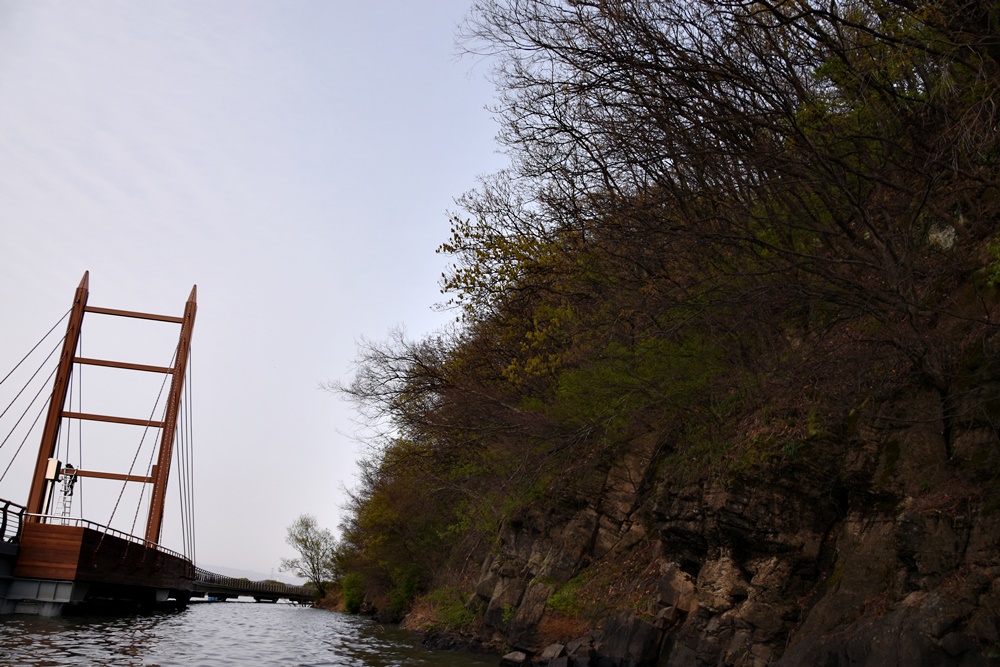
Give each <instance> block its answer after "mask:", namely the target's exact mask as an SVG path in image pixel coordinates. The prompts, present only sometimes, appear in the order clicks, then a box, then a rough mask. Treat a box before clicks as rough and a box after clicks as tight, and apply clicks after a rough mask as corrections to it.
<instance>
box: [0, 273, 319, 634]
mask: <svg viewBox="0 0 1000 667" xmlns="http://www.w3.org/2000/svg"><path fill="white" fill-rule="evenodd" d="M88 299H89V273H84V276H83V279H82V280H81V281H80V285H79V287H77V290H76V294H75V296H74V300H73V305H72V308H71V309H70V310H69V312H68V313H67V314H66V315H65V316H64V318H63V319H64V320H66V334H65V336H64V337H63V338H62V340H61V342H60V343H57V344H56V346H55V347H53V348H52V351H51V352H50V353H49V355H48V357H46V358H45V361H43V362H42V363H41V364H40V365H39V366H38V368H37V369H36V370H35V371H34V372H33V373H32V374H31V376H30V378H29V380H28V382H27V383H26V384H25V386H24V387H22V388H21V389H20V390H18V391H17V392H16V394H15V396H14V398H13V399H12V400H11V403H10V404H9V405H7V406H6V407H5V408H4V409H3V412H2V413H0V424H3V423H4V422H3V421H2V419H3V417H4V416H5V415H7V414H8V412H10V413H11V415H12V419H13V417H14V416H15V415H16V411H13V412H12V409H13V408H14V406H15V405H17V406H19V407H21V406H24V407H23V410H22V411H21V414H20V415H19V416H17V419H16V422H15V423H14V424H13V426H12V427H11V428H10V430H9V431H7V430H6V429H3V430H0V435H2V436H3V440H2V442H0V450H2V449H3V448H4V447H5V446H6V445H7V444H8V442H10V443H12V444H13V443H14V442H17V436H21V440H20V445H19V446H18V447H17V451H16V452H15V454H14V455H13V456H12V457H11V460H10V463H8V464H7V467H6V468H5V469H4V471H3V473H2V475H0V483H2V482H3V479H4V477H6V476H7V473H8V472H9V471H11V469H12V466H13V465H14V460H15V459H16V458H17V454H19V453H20V452H21V450H22V449H23V447H24V445H25V443H26V442H28V440H29V439H30V437H31V436H32V434H34V435H36V436H37V432H38V429H37V428H35V427H36V425H37V424H38V423H39V422H41V417H42V415H43V414H44V415H45V419H44V422H43V423H42V426H41V437H40V444H39V447H38V450H37V456H36V458H35V462H34V468H33V472H32V473H31V477H30V489H29V491H28V494H27V500H26V501H24V502H23V503H19V502H15V501H12V500H7V499H4V498H2V497H0V614H9V613H26V614H41V615H50V616H51V615H57V614H59V613H61V612H62V611H64V610H66V609H73V610H85V609H87V608H101V609H106V608H108V607H122V608H127V609H132V608H152V607H157V606H163V605H170V606H175V607H176V606H180V607H183V606H184V605H186V604H188V603H189V602H190V600H191V599H192V598H213V599H219V600H225V599H227V598H233V597H239V596H248V597H253V598H254V599H255V600H257V601H270V602H274V601H277V600H279V599H288V600H291V601H296V602H308V601H311V600H312V598H313V595H314V592H315V591H314V590H313V589H312V588H308V587H301V586H288V585H285V584H282V583H279V582H273V581H261V582H253V581H248V580H246V579H236V578H233V577H227V576H224V575H220V574H216V573H213V572H208V571H207V570H203V569H201V568H198V567H196V566H195V540H194V536H195V531H194V489H193V474H192V467H193V456H192V440H193V437H192V435H193V428H192V420H191V419H190V412H191V410H190V397H191V392H190V391H188V386H189V385H190V381H189V380H190V366H189V360H190V356H191V355H190V349H191V334H192V331H193V327H194V320H195V313H196V311H197V286H195V287H194V288H192V290H191V294H190V296H189V297H188V300H187V303H186V304H185V307H184V313H183V314H182V315H180V316H169V315H155V314H150V313H141V312H134V311H125V310H116V309H111V308H99V307H95V306H91V305H88ZM87 314H92V315H101V316H108V317H115V318H132V319H139V320H146V321H150V322H157V323H163V324H166V325H174V326H177V325H179V327H180V333H179V336H178V339H177V344H176V347H175V348H174V352H173V359H172V360H171V361H170V363H169V365H153V364H140V363H134V362H124V361H114V360H110V359H98V358H92V357H85V356H82V354H81V352H80V349H81V331H82V327H83V322H84V316H85V315H87ZM61 322H62V320H60V322H59V323H57V324H56V325H55V326H54V327H53V328H52V330H50V332H49V334H46V336H45V337H43V339H42V340H43V341H44V340H46V339H47V338H48V337H49V335H50V334H51V333H52V331H55V330H56V329H57V328H58V327H59V324H60V323H61ZM40 345H41V341H40V342H39V343H38V344H36V345H35V348H33V349H32V351H31V352H29V353H28V355H26V356H25V358H24V359H22V360H21V362H20V363H19V364H18V365H17V366H15V368H14V369H13V370H11V371H10V372H9V373H7V375H6V376H5V377H4V378H3V379H2V380H0V385H2V384H3V383H5V382H7V380H8V379H9V378H11V377H12V376H13V375H14V373H15V371H17V370H18V369H19V368H20V367H21V366H22V365H23V364H24V363H25V362H26V360H28V359H29V358H30V357H31V355H32V353H34V352H35V351H36V349H38V348H39V346H40ZM60 348H61V352H60V353H59V355H58V357H56V351H57V350H59V349H60ZM43 350H44V348H43ZM53 358H55V359H56V360H57V361H56V364H55V367H54V368H53V369H52V370H51V371H50V372H49V374H48V376H47V377H46V376H45V370H44V369H46V368H47V367H48V366H49V365H50V363H49V361H50V360H51V359H53ZM83 366H89V367H101V368H105V369H114V371H115V372H118V371H126V372H131V373H139V374H151V375H153V376H159V377H161V379H162V380H161V382H160V384H159V391H158V393H157V395H156V400H155V405H154V407H153V409H152V411H151V412H150V414H149V416H147V417H146V418H142V417H134V416H132V417H128V416H118V415H110V414H101V413H96V412H86V411H84V410H83V408H82V401H80V397H81V396H82V394H83V391H82V387H81V386H80V384H79V382H78V383H77V384H76V385H74V383H73V377H74V370H75V369H79V368H81V367H83ZM29 370H30V369H29ZM80 375H82V373H79V372H77V376H80ZM39 378H42V382H41V387H42V388H40V389H38V390H36V391H35V392H34V394H33V395H32V392H31V390H29V386H32V382H34V383H35V384H38V380H39ZM74 386H76V387H77V390H76V392H75V393H76V396H75V397H74V395H73V394H74V392H73V387H74ZM48 387H51V390H50V391H49V392H48V393H47V394H46V392H44V389H45V388H48ZM32 396H33V397H32ZM43 396H46V399H45V400H41V398H42V397H43ZM74 398H75V399H76V400H75V401H74ZM40 400H41V406H40V407H39V405H38V404H39V402H40ZM25 404H26V406H25ZM32 415H34V417H32ZM85 422H91V423H93V422H97V423H101V424H103V425H112V427H122V426H124V427H138V429H139V430H140V431H141V435H140V436H139V437H138V438H137V440H138V444H137V445H136V446H135V448H134V452H133V455H132V457H131V464H130V465H129V467H128V469H127V470H125V471H124V472H120V471H109V470H98V469H95V468H91V467H87V468H85V467H83V465H82V461H83V453H84V445H83V438H82V433H83V428H82V424H83V423H85ZM74 424H75V425H76V427H75V432H74V430H73V429H74ZM134 430H135V428H133V431H134ZM74 433H75V436H76V439H77V443H76V444H77V451H76V453H75V455H74V454H73V453H71V450H72V446H71V439H72V438H73V435H74ZM88 448H89V444H88ZM147 450H148V451H149V456H148V458H147V459H146V463H145V465H143V464H142V463H140V460H141V459H140V454H143V453H144V452H145V451H147ZM74 456H75V461H76V463H75V464H74V463H73V462H71V461H70V460H69V459H70V458H73V457H74ZM172 464H175V465H176V468H177V471H176V472H177V474H176V484H175V486H176V487H177V489H178V498H179V502H178V504H179V508H180V524H181V529H180V533H181V538H180V542H181V545H180V549H181V551H175V550H172V549H169V548H166V547H165V546H163V545H162V544H161V531H162V527H163V518H164V508H165V506H166V493H167V489H168V485H169V482H170V479H171V475H170V473H171V466H172ZM87 479H92V480H102V482H101V483H105V484H108V483H111V484H117V485H118V489H119V492H118V494H117V497H116V498H115V499H114V502H113V505H112V509H111V510H110V516H109V518H108V520H107V521H106V522H105V523H99V522H97V521H93V520H90V519H88V518H85V517H83V516H82V510H80V511H78V512H76V514H75V515H74V498H76V497H79V496H80V495H81V493H80V492H81V488H82V487H83V486H84V485H86V484H89V482H83V480H87ZM136 485H138V486H139V487H140V491H139V495H138V499H137V500H136V502H135V510H134V512H131V514H132V517H133V518H132V522H131V524H129V526H128V527H126V528H122V527H118V528H112V527H111V524H112V523H113V522H114V520H115V517H116V516H119V517H121V515H126V516H127V514H128V513H129V512H128V511H127V510H126V509H125V508H123V507H122V503H123V499H124V498H126V496H127V494H126V489H128V488H130V487H135V486H136ZM0 488H2V487H0ZM147 489H148V493H147ZM0 495H2V492H0ZM111 496H112V497H114V494H111ZM132 496H134V493H133V494H131V495H129V497H132ZM76 505H77V507H78V508H80V507H81V506H82V502H77V503H76ZM143 506H145V509H146V511H145V521H144V522H143V523H144V526H143V527H142V530H140V529H139V527H137V526H139V524H140V522H139V517H140V514H141V513H142V512H141V511H140V510H141V509H142V508H143ZM119 523H120V519H119ZM138 533H141V536H139V534H138Z"/></svg>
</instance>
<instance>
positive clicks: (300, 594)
mask: <svg viewBox="0 0 1000 667" xmlns="http://www.w3.org/2000/svg"><path fill="white" fill-rule="evenodd" d="M194 572H195V575H194V580H195V583H196V584H197V583H202V584H208V585H210V586H212V587H213V588H216V587H217V588H220V589H226V590H228V591H230V592H232V593H234V594H236V595H248V596H255V595H257V596H261V597H266V596H268V595H273V596H276V597H293V598H303V599H311V598H312V597H313V596H314V594H315V592H316V591H315V589H313V588H311V587H309V586H292V585H289V584H283V583H281V582H280V581H250V580H249V579H237V578H236V577H227V576H226V575H223V574H217V573H215V572H209V571H208V570H203V569H201V568H200V567H196V568H195V570H194Z"/></svg>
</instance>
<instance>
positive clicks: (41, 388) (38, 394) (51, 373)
mask: <svg viewBox="0 0 1000 667" xmlns="http://www.w3.org/2000/svg"><path fill="white" fill-rule="evenodd" d="M57 370H59V368H58V367H56V368H53V369H52V372H50V373H49V376H48V377H47V378H45V382H43V383H42V385H41V386H40V387H39V388H38V391H36V392H35V395H34V397H32V399H31V402H30V403H28V407H26V408H25V409H24V412H22V413H21V416H20V417H18V418H17V421H16V422H14V425H13V426H12V427H11V429H10V432H9V433H8V434H7V435H6V437H4V439H3V442H0V449H2V448H3V446H4V445H6V444H7V441H8V440H10V436H12V435H14V431H15V430H17V427H18V426H19V425H20V424H21V421H22V420H23V419H24V418H25V416H26V415H27V414H28V410H31V406H32V405H34V404H35V401H37V400H38V397H39V396H41V394H42V392H43V391H45V390H46V389H47V388H48V387H47V385H48V382H49V380H51V379H52V377H53V376H54V375H55V374H56V371H57ZM36 421H37V420H36ZM34 427H35V425H34V424H32V425H31V428H29V429H28V433H31V429H32V428H34ZM25 437H27V436H25ZM21 444H22V445H23V444H24V443H23V442H22V443H21ZM17 451H18V452H20V451H21V448H20V447H18V448H17ZM15 458H17V452H14V456H13V457H12V458H11V462H13V460H14V459H15ZM0 479H2V478H0Z"/></svg>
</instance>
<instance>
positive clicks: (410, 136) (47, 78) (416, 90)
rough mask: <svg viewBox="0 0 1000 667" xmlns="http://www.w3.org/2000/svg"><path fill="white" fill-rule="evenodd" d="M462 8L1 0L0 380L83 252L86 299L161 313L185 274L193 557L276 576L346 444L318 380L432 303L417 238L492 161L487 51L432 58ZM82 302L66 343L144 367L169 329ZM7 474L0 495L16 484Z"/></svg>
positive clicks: (227, 0) (328, 492)
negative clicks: (110, 325)
mask: <svg viewBox="0 0 1000 667" xmlns="http://www.w3.org/2000/svg"><path fill="white" fill-rule="evenodd" d="M468 2H469V0H435V1H434V2H426V3H423V2H421V3H417V2H412V1H409V2H406V1H402V0H394V1H391V2H390V1H387V2H347V1H341V0H185V1H179V0H178V1H165V0H157V1H153V0H143V1H142V2H129V1H127V0H120V1H113V0H102V1H96V0H65V1H61V2H58V1H54V0H53V1H45V0H20V1H14V0H0V99H2V100H3V103H2V104H0V221H2V222H0V224H2V227H0V229H2V237H0V238H2V248H3V254H2V261H0V308H2V312H3V315H2V319H0V322H2V326H0V376H2V375H3V374H5V373H6V371H7V370H8V369H9V368H11V367H12V366H13V365H14V364H15V363H16V362H17V361H18V360H19V359H20V358H21V356H22V355H23V354H24V353H26V352H27V350H28V349H29V348H30V347H31V346H32V345H33V344H34V343H35V342H36V340H37V339H38V338H40V337H41V334H43V333H44V332H45V331H46V330H47V329H48V328H49V327H50V326H51V325H52V324H54V323H55V322H56V320H58V319H59V318H60V317H61V316H62V315H63V313H64V312H65V311H66V310H67V309H68V308H69V307H70V305H71V303H72V298H73V293H74V290H75V288H76V286H77V284H78V283H79V281H80V278H81V277H82V275H83V273H84V271H87V270H89V271H90V304H91V305H94V306H103V307H109V308H120V309H128V310H139V311H145V312H154V313H162V314H170V315H180V314H182V312H183V308H184V301H185V300H186V299H187V296H188V293H189V292H190V291H191V287H192V285H195V284H197V286H198V315H197V321H196V324H195V329H194V340H193V354H194V360H193V370H194V374H195V376H194V383H193V395H194V400H195V410H194V426H195V447H196V453H195V487H196V510H195V512H196V525H197V556H198V562H199V564H200V565H224V566H226V567H231V568H239V569H245V570H253V571H255V572H261V573H270V572H271V571H272V570H273V571H274V572H275V574H276V573H277V567H278V564H279V559H280V557H282V556H292V555H294V554H293V553H292V552H291V550H290V549H289V547H287V546H286V545H285V544H284V536H285V528H286V527H287V526H288V525H289V524H290V523H291V522H292V521H293V520H294V519H295V518H296V517H297V516H298V515H299V514H302V513H310V514H313V515H315V516H316V517H317V518H318V520H319V522H320V524H322V525H324V526H327V527H329V528H335V527H336V526H337V524H338V522H339V518H340V514H341V506H342V504H343V500H344V496H343V493H342V487H343V486H345V485H346V486H351V485H353V483H354V481H353V478H354V474H355V460H356V459H357V457H358V455H359V452H360V450H361V446H360V445H359V444H358V443H357V442H356V441H354V440H353V439H352V435H353V434H354V433H355V432H356V430H357V427H356V425H355V423H354V420H355V415H354V412H353V409H352V407H351V406H350V405H349V404H347V403H345V402H343V401H342V400H341V399H339V398H337V397H335V396H333V395H331V394H329V393H326V392H323V391H321V390H320V389H319V385H320V383H322V382H326V381H330V380H347V379H349V377H350V372H351V362H352V360H353V359H354V358H355V356H356V352H357V344H356V343H357V341H358V340H359V339H360V338H361V337H365V338H369V339H381V338H384V337H386V335H387V332H388V331H389V329H390V328H392V327H394V326H397V325H402V326H404V327H405V328H406V330H407V331H408V332H409V334H410V335H411V336H413V337H419V336H421V335H423V334H425V333H428V332H431V331H433V330H435V329H437V328H440V327H441V326H443V325H444V324H445V322H446V321H447V320H448V319H449V317H450V315H448V314H445V313H440V312H435V311H434V309H433V305H434V304H435V303H436V302H438V301H440V300H441V296H440V294H439V293H438V278H439V276H440V274H441V272H442V271H443V270H444V269H445V266H446V261H447V260H446V258H444V257H442V256H440V255H436V254H435V252H434V250H435V248H436V247H437V246H438V245H439V244H440V243H441V242H443V241H445V240H446V239H447V235H448V229H449V221H448V213H449V211H454V210H455V208H456V207H455V205H454V202H453V199H454V198H456V197H458V196H460V195H461V194H462V193H464V192H465V191H467V190H469V189H470V188H473V187H475V185H476V182H477V180H476V179H477V177H479V176H482V175H485V174H487V173H491V172H493V171H496V170H497V169H499V168H501V167H502V166H503V165H504V164H505V160H504V158H503V157H502V156H501V155H500V154H499V153H498V149H497V147H496V144H495V142H494V135H495V133H496V130H497V127H496V125H495V123H494V121H493V119H492V117H491V116H490V114H489V112H488V111H487V110H486V109H485V108H486V107H487V106H488V105H489V104H490V103H491V100H492V97H493V88H492V86H491V84H489V83H488V82H487V80H486V76H487V74H488V72H487V67H486V66H485V64H483V63H481V62H476V61H474V60H472V59H469V58H458V57H457V56H456V53H457V50H458V49H457V47H456V44H455V30H456V26H457V25H458V24H459V23H460V21H461V20H462V18H463V17H464V15H465V12H466V11H467V8H468V7H467V5H468ZM101 319H104V320H107V319H109V318H101V317H100V316H88V317H87V319H86V320H85V323H84V345H85V350H84V352H85V355H86V356H99V354H98V352H95V350H98V349H99V350H101V353H100V354H103V355H104V356H106V357H110V358H114V359H118V360H122V361H137V362H142V363H161V362H162V363H166V362H169V357H170V355H171V353H172V351H173V349H172V346H173V345H174V343H175V342H176V338H175V337H176V330H174V329H171V328H170V327H171V325H165V326H167V332H168V334H169V335H168V336H167V338H168V343H167V345H166V346H167V348H168V349H167V350H166V352H165V353H164V351H163V349H162V348H161V349H154V352H152V353H147V352H146V351H145V350H146V346H145V345H144V342H145V341H146V338H147V336H146V333H145V332H146V328H145V327H144V326H138V327H133V326H131V325H129V326H126V327H125V328H124V329H122V330H118V329H114V330H113V331H111V333H109V334H105V333H104V332H103V331H102V327H103V326H104V325H102V324H100V323H98V322H97V320H101ZM130 327H131V328H130ZM102 335H103V336H105V337H104V338H101V336H102ZM159 335H160V334H150V335H149V336H148V338H150V339H152V340H154V341H155V340H156V339H157V337H158V336H159ZM108 336H110V337H108ZM105 349H107V352H104V350H105ZM147 354H149V355H151V356H146V355H147ZM163 354H165V355H166V359H162V356H163ZM140 357H141V358H140ZM90 370H91V369H90V368H88V369H86V370H85V375H84V383H85V384H84V387H83V391H84V395H85V396H86V395H88V394H87V392H88V387H87V384H86V382H87V379H88V378H89V377H90V375H88V374H89V373H90ZM133 393H135V392H133V391H132V390H130V389H126V390H122V391H120V392H118V394H117V395H113V399H112V402H114V401H116V400H118V399H122V400H125V399H128V398H131V396H132V394H133ZM123 405H126V408H125V409H127V410H133V411H138V412H140V413H141V412H142V410H144V409H147V410H148V409H149V408H151V406H149V408H143V407H134V408H133V407H132V406H129V405H127V401H126V403H124V404H123ZM2 407H3V406H0V409H2ZM123 416H133V417H141V416H146V415H143V414H138V415H137V414H127V415H123ZM0 424H2V422H0ZM85 428H86V427H85ZM0 430H2V429H0ZM4 433H6V430H2V433H0V436H2V435H3V434H4ZM84 434H85V438H86V437H87V435H88V431H86V430H85V431H84ZM13 447H14V445H8V446H5V447H3V448H2V449H0V466H6V465H7V462H8V461H9V459H10V455H11V454H12V452H11V451H10V450H12V449H13ZM84 447H85V448H86V451H88V452H89V451H91V449H90V448H92V447H94V448H97V449H99V448H100V443H92V442H90V441H89V440H85V442H84ZM26 449H27V448H26ZM30 449H31V451H30V452H28V453H27V454H24V453H22V455H21V456H20V457H19V458H18V464H17V465H18V466H20V465H22V464H21V463H20V460H21V459H22V458H24V459H25V460H27V459H33V458H34V456H35V452H36V451H37V442H34V441H33V442H32V443H31V444H30ZM124 449H127V448H124ZM114 455H115V456H118V457H120V458H118V459H115V460H120V461H121V463H120V465H119V464H117V463H108V464H107V465H108V466H109V467H110V468H112V469H116V470H117V471H123V470H124V469H127V467H128V464H129V461H130V459H131V457H132V455H133V452H131V451H125V452H115V453H114ZM85 456H91V457H92V458H90V459H89V461H91V462H93V461H95V460H97V459H101V460H102V461H103V459H102V457H104V456H106V454H86V455H85ZM108 456H110V455H108ZM85 463H87V462H86V461H85ZM25 465H26V466H27V468H30V466H31V465H33V461H28V463H27V464H25ZM91 465H93V464H91ZM17 472H18V470H17V469H16V468H15V469H12V473H11V474H10V475H9V476H8V477H7V478H5V479H4V481H3V482H0V497H3V498H7V499H10V500H14V501H18V502H24V500H26V498H27V480H26V479H25V478H26V477H27V475H28V473H27V472H25V473H23V474H15V473H17ZM92 482H93V483H97V482H99V481H98V480H84V484H87V485H90V484H91V483H92ZM87 493H89V494H92V495H91V497H92V498H96V494H97V492H96V491H90V490H89V489H87V490H85V495H84V499H85V501H86V498H87V495H86V494H87ZM170 500H171V505H169V506H168V508H167V514H168V517H167V523H166V527H165V541H166V543H167V546H172V547H174V548H179V547H180V544H179V539H180V538H179V531H178V530H177V529H176V528H175V524H176V508H175V503H174V502H173V501H174V499H173V497H171V499H170ZM91 505H92V506H94V507H95V509H94V514H95V515H94V516H87V517H86V518H89V519H91V520H93V521H97V522H101V523H104V522H105V521H104V520H105V518H106V517H103V516H101V515H100V511H104V510H98V508H96V504H95V503H93V502H92V503H91ZM86 507H87V506H86V505H85V510H84V511H85V513H87V509H86Z"/></svg>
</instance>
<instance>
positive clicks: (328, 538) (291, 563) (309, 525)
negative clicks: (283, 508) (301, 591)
mask: <svg viewBox="0 0 1000 667" xmlns="http://www.w3.org/2000/svg"><path fill="white" fill-rule="evenodd" d="M285 542H287V543H288V545H289V546H291V547H292V548H293V549H295V550H296V551H297V552H298V554H299V557H298V558H282V559H281V568H280V569H281V570H282V571H283V572H287V571H291V572H293V573H294V574H295V575H296V576H298V577H304V578H306V579H308V580H309V583H311V584H312V585H313V586H314V587H315V588H316V592H317V595H318V596H319V597H320V598H322V597H323V596H325V595H326V592H327V590H329V587H330V582H332V581H334V580H335V579H336V578H337V577H338V576H339V574H340V571H339V569H338V567H337V560H336V554H337V548H338V545H337V540H336V538H335V537H334V536H333V533H331V532H330V531H329V530H327V529H326V528H320V527H319V525H318V524H317V523H316V518H315V517H313V516H310V515H308V514H303V515H301V516H300V517H299V518H298V519H296V520H295V522H294V523H293V524H292V525H291V526H289V527H288V534H287V535H286V537H285Z"/></svg>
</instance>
